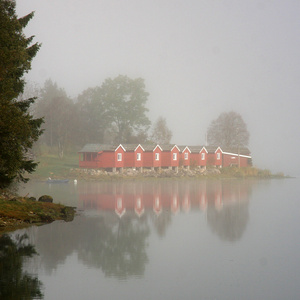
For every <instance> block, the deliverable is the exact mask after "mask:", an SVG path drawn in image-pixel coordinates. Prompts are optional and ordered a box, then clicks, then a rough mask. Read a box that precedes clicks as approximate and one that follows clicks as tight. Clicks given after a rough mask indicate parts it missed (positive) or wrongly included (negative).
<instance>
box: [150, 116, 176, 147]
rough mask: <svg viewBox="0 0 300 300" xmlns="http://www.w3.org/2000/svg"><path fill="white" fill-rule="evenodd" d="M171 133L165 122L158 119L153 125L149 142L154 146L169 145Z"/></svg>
mask: <svg viewBox="0 0 300 300" xmlns="http://www.w3.org/2000/svg"><path fill="white" fill-rule="evenodd" d="M171 138H172V131H171V130H170V129H169V128H168V127H167V121H166V119H165V118H163V117H159V118H158V119H157V120H156V122H155V123H154V124H153V128H152V134H151V140H152V141H153V142H154V143H156V144H170V142H171Z"/></svg>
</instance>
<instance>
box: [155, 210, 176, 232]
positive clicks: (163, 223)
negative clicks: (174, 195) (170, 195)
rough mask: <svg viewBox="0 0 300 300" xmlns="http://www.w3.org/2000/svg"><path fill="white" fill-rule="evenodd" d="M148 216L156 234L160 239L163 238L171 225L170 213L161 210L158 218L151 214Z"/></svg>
mask: <svg viewBox="0 0 300 300" xmlns="http://www.w3.org/2000/svg"><path fill="white" fill-rule="evenodd" d="M150 216H151V219H152V222H153V225H154V228H155V230H156V232H157V234H158V235H159V236H160V237H164V236H165V235H166V231H167V228H168V227H169V226H170V225H171V222H172V213H171V211H170V210H163V211H162V212H161V213H160V215H159V216H157V215H155V214H153V213H151V215H150Z"/></svg>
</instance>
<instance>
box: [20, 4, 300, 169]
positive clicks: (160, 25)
mask: <svg viewBox="0 0 300 300" xmlns="http://www.w3.org/2000/svg"><path fill="white" fill-rule="evenodd" d="M31 11H35V17H34V19H33V20H32V21H31V22H30V23H29V25H28V26H27V28H26V31H25V33H26V35H27V36H29V35H35V36H36V38H35V41H38V42H40V43H42V48H41V50H40V51H39V53H38V54H37V56H36V58H35V59H34V61H33V65H32V70H31V71H30V73H29V74H28V76H27V78H28V79H29V80H31V81H33V82H37V83H39V84H40V85H41V86H42V85H43V84H44V82H45V80H46V79H48V78H51V79H52V80H53V81H55V82H56V83H57V84H58V85H59V87H62V88H64V89H65V90H66V92H67V94H68V95H69V96H70V97H72V98H76V96H77V95H78V94H80V93H81V92H82V91H83V90H85V89H86V88H88V87H95V86H97V85H98V86H100V85H101V84H102V82H103V81H104V80H105V79H106V78H109V77H111V78H114V77H116V76H118V75H119V74H121V75H128V76H129V77H131V78H137V77H142V78H144V79H145V84H146V90H147V91H148V92H149V93H150V96H149V101H148V103H147V107H148V108H149V110H150V111H149V115H148V116H149V118H150V119H151V121H152V122H154V121H155V120H156V119H157V117H159V116H163V117H165V118H166V120H167V124H168V126H169V128H170V129H171V130H172V132H173V138H172V142H173V143H176V144H179V145H182V144H188V145H195V144H203V143H204V142H205V132H206V130H207V128H208V126H209V124H210V122H211V121H212V120H213V119H216V118H217V117H218V116H219V114H220V113H222V112H224V111H226V112H228V111H231V110H234V111H236V112H238V113H240V114H241V115H242V117H243V119H244V121H245V122H246V124H247V126H248V130H249V132H250V145H249V148H250V150H251V152H252V157H253V163H254V165H255V166H258V167H260V168H268V169H271V170H272V171H273V172H278V171H283V172H284V173H285V174H289V175H300V170H298V169H299V167H300V163H299V161H300V160H299V148H300V147H299V146H300V135H299V121H298V118H299V117H298V115H299V113H300V101H299V99H300V97H299V96H300V85H299V79H300V76H299V75H300V60H299V54H300V18H299V14H300V1H298V0H294V1H292V0H285V1H283V0H280V1H276V0H275V1H266V0H260V1H259V0H244V1H240V0H236V1H234V0H226V1H221V0H193V1H191V0H183V1H179V0H159V1H158V0H128V1H124V0H85V1H82V0H59V1H58V0H26V1H24V0H17V12H18V14H19V16H23V15H26V14H27V13H29V12H31ZM95 142H97V141H95Z"/></svg>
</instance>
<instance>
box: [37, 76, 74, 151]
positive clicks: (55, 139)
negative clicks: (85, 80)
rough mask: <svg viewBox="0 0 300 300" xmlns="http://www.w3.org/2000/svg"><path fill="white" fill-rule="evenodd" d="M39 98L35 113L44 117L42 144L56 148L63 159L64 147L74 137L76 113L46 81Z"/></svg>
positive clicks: (63, 93) (59, 90)
mask: <svg viewBox="0 0 300 300" xmlns="http://www.w3.org/2000/svg"><path fill="white" fill-rule="evenodd" d="M40 94H41V98H40V100H39V101H38V102H37V104H36V107H35V113H36V114H37V115H38V116H40V117H44V119H45V132H44V135H43V140H44V142H45V143H46V144H47V145H49V146H51V147H53V146H56V147H57V149H58V154H59V156H60V157H63V154H64V148H65V145H66V144H68V143H71V141H72V140H73V139H74V138H75V137H76V129H77V127H76V122H77V115H78V114H77V111H76V107H75V104H74V103H73V101H72V100H71V99H70V98H68V97H67V94H66V92H65V91H64V90H63V89H61V88H59V87H58V86H57V84H56V83H53V82H52V81H51V80H47V81H46V82H45V84H44V87H43V89H42V90H41V93H40Z"/></svg>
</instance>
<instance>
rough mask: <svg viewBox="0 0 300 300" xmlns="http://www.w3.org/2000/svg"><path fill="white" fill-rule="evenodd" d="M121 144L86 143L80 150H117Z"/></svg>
mask: <svg viewBox="0 0 300 300" xmlns="http://www.w3.org/2000/svg"><path fill="white" fill-rule="evenodd" d="M118 146H119V145H107V144H86V145H85V146H84V147H83V148H82V149H81V150H80V151H79V153H80V152H97V153H98V152H101V151H115V150H116V149H117V148H118Z"/></svg>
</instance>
